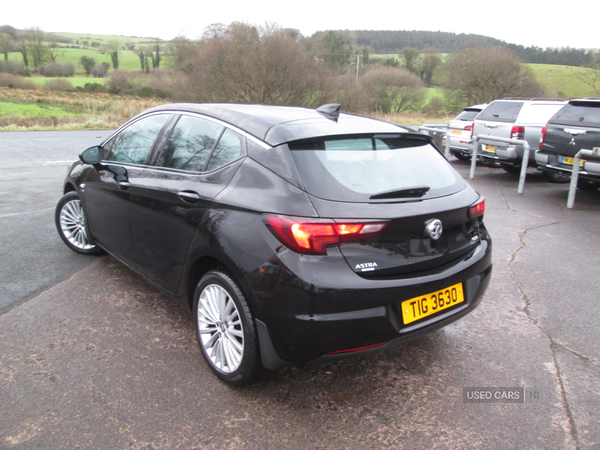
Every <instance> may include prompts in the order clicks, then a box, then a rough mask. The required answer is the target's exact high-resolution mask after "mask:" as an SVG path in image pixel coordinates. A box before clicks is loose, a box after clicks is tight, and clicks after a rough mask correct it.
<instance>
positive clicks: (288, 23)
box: [0, 0, 600, 49]
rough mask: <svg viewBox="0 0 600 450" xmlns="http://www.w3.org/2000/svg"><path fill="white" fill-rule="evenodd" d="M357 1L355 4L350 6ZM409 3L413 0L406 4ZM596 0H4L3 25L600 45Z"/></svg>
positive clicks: (129, 32) (130, 32)
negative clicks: (383, 33)
mask: <svg viewBox="0 0 600 450" xmlns="http://www.w3.org/2000/svg"><path fill="white" fill-rule="evenodd" d="M353 5H356V6H353ZM409 5H410V6H409ZM599 17H600V1H599V0H582V1H576V2H572V3H570V2H560V3H558V2H551V1H539V2H533V1H530V0H503V1H487V2H478V1H448V0H444V1H442V0H429V1H418V0H417V1H410V2H408V1H402V0H400V1H396V2H393V1H381V0H366V1H362V2H351V1H344V2H342V1H326V0H304V1H301V2H286V1H282V0H254V1H250V0H220V1H219V0H210V1H206V0H204V1H198V0H196V1H193V2H192V1H180V0H171V1H162V2H144V3H141V2H130V1H126V0H125V1H123V0H120V1H117V0H102V1H99V2H92V1H81V0H78V1H74V0H64V1H59V2H52V1H48V0H28V1H14V0H12V1H9V0H6V1H4V2H3V5H2V8H0V22H1V23H0V25H12V26H13V27H15V28H19V29H25V28H32V27H39V28H41V29H42V30H43V31H48V32H72V33H90V34H115V35H124V36H139V37H158V38H161V39H165V40H169V39H172V38H174V37H175V36H177V35H178V34H183V35H185V36H187V37H188V38H190V39H194V38H197V37H199V36H200V35H201V34H202V32H203V30H204V28H205V27H206V26H207V25H210V24H213V23H223V24H225V25H228V24H230V23H231V22H235V21H238V22H245V23H248V24H253V25H264V24H265V23H267V22H269V23H274V24H276V25H278V26H280V27H282V28H296V29H298V30H300V32H301V33H302V34H303V35H305V36H310V35H312V34H313V33H314V32H315V31H323V30H343V29H347V30H430V31H449V32H454V33H467V34H481V35H484V36H490V37H494V38H497V39H501V40H504V41H506V42H509V43H514V44H521V45H524V46H530V45H534V46H537V47H542V48H546V47H567V46H568V47H575V48H594V49H598V48H600V32H599V28H600V27H599Z"/></svg>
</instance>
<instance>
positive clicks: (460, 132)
mask: <svg viewBox="0 0 600 450" xmlns="http://www.w3.org/2000/svg"><path fill="white" fill-rule="evenodd" d="M450 133H451V134H462V130H451V131H450Z"/></svg>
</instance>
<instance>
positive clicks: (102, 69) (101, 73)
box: [91, 62, 110, 78]
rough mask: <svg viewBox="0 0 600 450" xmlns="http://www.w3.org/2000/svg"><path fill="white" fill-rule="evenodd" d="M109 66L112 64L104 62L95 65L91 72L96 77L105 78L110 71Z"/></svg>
mask: <svg viewBox="0 0 600 450" xmlns="http://www.w3.org/2000/svg"><path fill="white" fill-rule="evenodd" d="M109 68H110V64H109V63H107V62H103V63H102V64H100V65H99V66H95V67H94V68H93V69H92V72H91V73H92V76H94V77H95V78H104V77H105V76H106V74H107V73H108V69H109Z"/></svg>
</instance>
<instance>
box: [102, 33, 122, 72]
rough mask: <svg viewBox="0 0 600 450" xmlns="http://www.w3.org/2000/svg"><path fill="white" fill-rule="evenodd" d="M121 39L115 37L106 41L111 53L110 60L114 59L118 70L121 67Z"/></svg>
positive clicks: (114, 65) (113, 62)
mask: <svg viewBox="0 0 600 450" xmlns="http://www.w3.org/2000/svg"><path fill="white" fill-rule="evenodd" d="M122 47H123V46H122V44H121V41H119V40H118V39H113V40H111V41H108V42H107V43H106V47H105V49H106V51H107V53H108V54H109V55H110V60H111V61H112V65H113V69H114V70H117V69H118V68H119V52H120V51H121V48H122Z"/></svg>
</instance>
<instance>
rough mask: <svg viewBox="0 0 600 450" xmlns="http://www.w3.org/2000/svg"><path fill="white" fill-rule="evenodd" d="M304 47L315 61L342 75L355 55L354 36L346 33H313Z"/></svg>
mask: <svg viewBox="0 0 600 450" xmlns="http://www.w3.org/2000/svg"><path fill="white" fill-rule="evenodd" d="M305 45H306V48H307V50H308V51H309V52H310V53H311V54H312V55H313V56H314V57H315V58H316V59H318V60H319V61H323V62H324V63H325V64H327V66H328V67H329V68H330V69H331V70H332V71H334V72H337V73H344V72H345V70H346V69H347V67H348V66H349V64H350V62H351V61H353V60H354V55H355V54H356V52H355V50H354V48H355V39H354V36H353V35H352V34H351V33H350V32H348V31H326V32H319V33H315V34H314V35H313V36H312V37H311V38H310V39H307V40H306V42H305Z"/></svg>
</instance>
